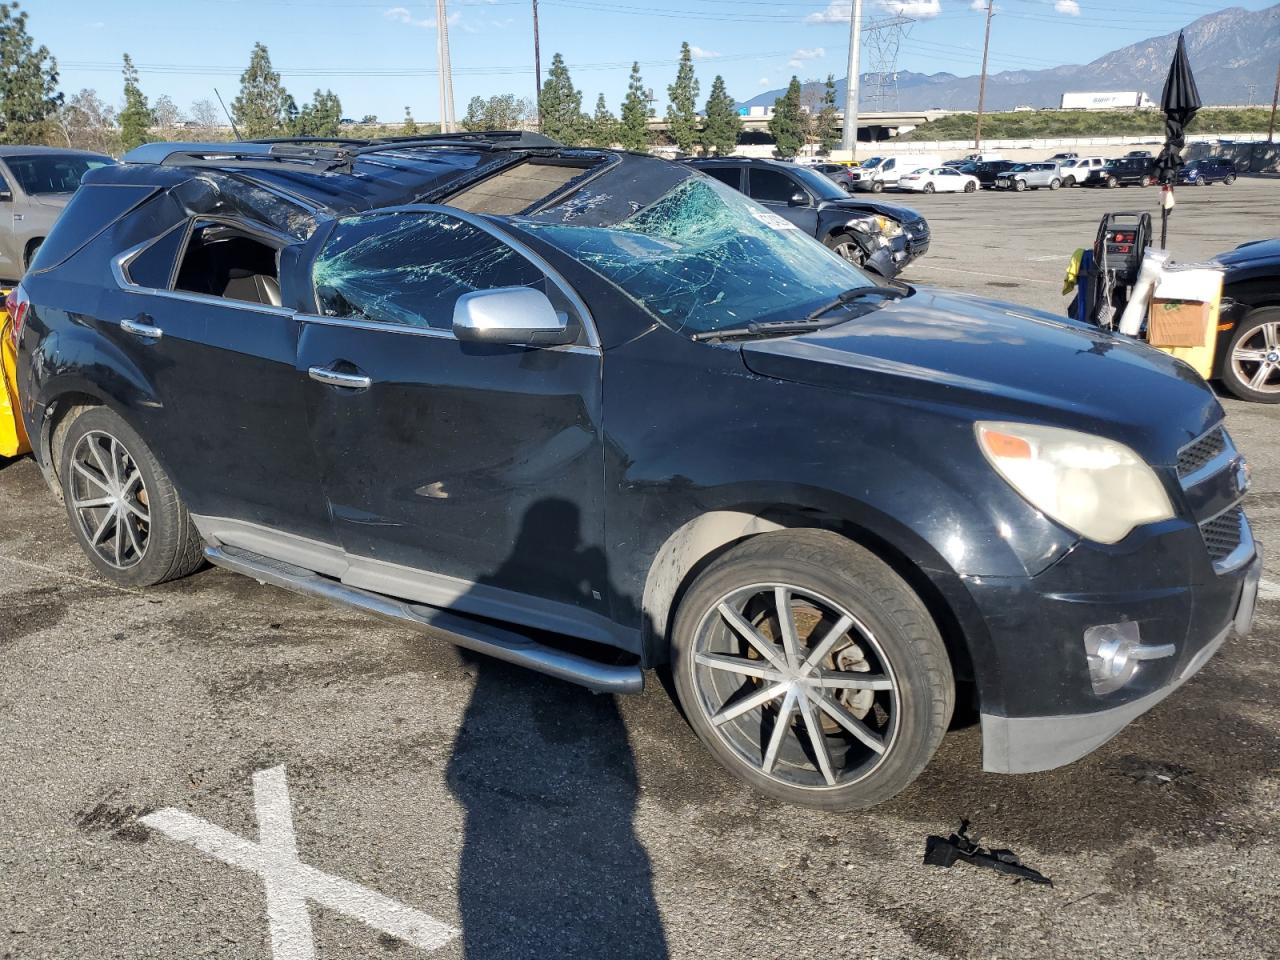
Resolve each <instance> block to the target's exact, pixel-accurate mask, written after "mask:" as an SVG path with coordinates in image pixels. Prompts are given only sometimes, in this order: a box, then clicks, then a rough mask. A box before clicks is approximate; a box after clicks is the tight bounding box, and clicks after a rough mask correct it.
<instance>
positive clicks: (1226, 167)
mask: <svg viewBox="0 0 1280 960" xmlns="http://www.w3.org/2000/svg"><path fill="white" fill-rule="evenodd" d="M1178 182H1179V183H1186V184H1193V185H1195V186H1200V187H1207V186H1209V185H1210V184H1213V183H1225V184H1226V185H1227V186H1230V185H1231V184H1233V183H1235V182H1236V165H1235V162H1234V161H1232V160H1231V159H1229V158H1228V157H1201V158H1200V159H1199V160H1192V161H1191V162H1190V163H1188V164H1187V165H1186V166H1184V167H1183V168H1182V169H1181V170H1179V171H1178Z"/></svg>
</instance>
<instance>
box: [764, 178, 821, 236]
mask: <svg viewBox="0 0 1280 960" xmlns="http://www.w3.org/2000/svg"><path fill="white" fill-rule="evenodd" d="M747 192H748V194H749V195H750V196H751V199H752V200H755V201H756V202H757V203H759V204H762V205H763V206H764V207H766V208H767V209H769V210H770V211H772V212H773V213H776V214H777V215H778V216H780V217H782V218H783V219H785V220H789V221H791V222H792V223H794V224H795V225H796V226H797V227H799V228H800V229H801V230H803V231H804V232H805V233H807V234H809V236H811V237H812V236H815V235H816V234H817V232H818V210H817V208H816V206H815V205H814V198H813V195H812V194H810V193H809V191H808V190H806V189H805V187H804V186H803V185H802V184H801V183H800V181H799V180H793V179H792V178H791V177H790V176H788V175H787V174H786V173H785V172H784V171H782V170H777V169H774V168H773V167H751V168H750V170H749V171H748V173H747ZM800 198H803V200H800Z"/></svg>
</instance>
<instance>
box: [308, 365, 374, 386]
mask: <svg viewBox="0 0 1280 960" xmlns="http://www.w3.org/2000/svg"><path fill="white" fill-rule="evenodd" d="M307 376H309V377H310V378H311V379H312V380H315V381H317V382H318V383H327V384H328V385H329V386H331V387H347V388H349V389H352V390H365V389H367V388H368V387H370V386H372V385H373V380H372V379H370V378H369V377H366V376H365V375H364V374H361V373H340V372H339V371H337V370H331V369H330V368H329V367H311V368H310V369H309V370H308V371H307Z"/></svg>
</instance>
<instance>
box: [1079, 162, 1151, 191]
mask: <svg viewBox="0 0 1280 960" xmlns="http://www.w3.org/2000/svg"><path fill="white" fill-rule="evenodd" d="M1155 182H1156V162H1155V160H1153V159H1151V157H1119V158H1118V159H1115V160H1108V161H1107V163H1106V165H1105V166H1104V167H1103V168H1102V169H1101V170H1099V171H1098V172H1097V173H1095V174H1092V175H1091V176H1089V178H1088V179H1086V180H1085V181H1084V182H1083V184H1082V186H1086V187H1127V186H1129V185H1130V184H1137V185H1138V186H1140V187H1149V186H1151V184H1153V183H1155Z"/></svg>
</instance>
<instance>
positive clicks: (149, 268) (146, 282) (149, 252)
mask: <svg viewBox="0 0 1280 960" xmlns="http://www.w3.org/2000/svg"><path fill="white" fill-rule="evenodd" d="M186 237H187V225H186V224H185V223H179V224H177V225H175V226H173V227H171V228H170V229H169V230H168V231H167V232H165V233H163V234H161V235H160V236H159V237H157V238H156V239H155V240H154V241H152V242H151V244H150V245H149V246H148V247H146V248H145V249H144V250H142V251H141V252H139V253H138V255H137V256H135V257H134V258H133V259H132V260H130V261H129V264H128V266H127V267H126V269H125V273H126V274H127V276H128V278H129V282H130V283H133V284H136V285H137V286H139V287H147V288H149V289H152V290H168V289H169V288H170V284H171V283H172V282H173V271H174V267H176V266H177V263H178V253H179V251H181V249H182V242H183V241H184V240H185V239H186Z"/></svg>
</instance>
